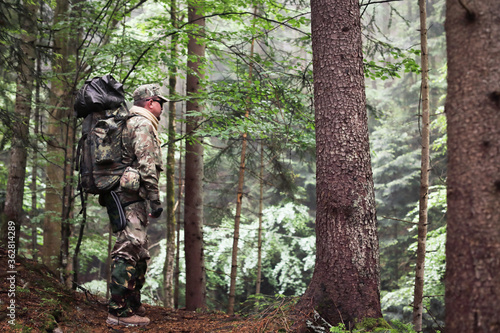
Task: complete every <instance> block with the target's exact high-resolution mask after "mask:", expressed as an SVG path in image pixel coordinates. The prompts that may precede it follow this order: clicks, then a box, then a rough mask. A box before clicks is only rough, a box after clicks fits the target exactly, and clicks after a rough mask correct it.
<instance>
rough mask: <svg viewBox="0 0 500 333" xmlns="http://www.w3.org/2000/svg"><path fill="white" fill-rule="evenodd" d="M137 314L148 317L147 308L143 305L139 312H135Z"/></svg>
mask: <svg viewBox="0 0 500 333" xmlns="http://www.w3.org/2000/svg"><path fill="white" fill-rule="evenodd" d="M135 314H136V315H138V316H141V317H144V316H146V308H145V307H144V305H141V306H140V307H139V308H138V309H137V310H135Z"/></svg>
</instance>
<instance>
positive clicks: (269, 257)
mask: <svg viewBox="0 0 500 333" xmlns="http://www.w3.org/2000/svg"><path fill="white" fill-rule="evenodd" d="M263 213H264V214H263V236H262V237H263V244H262V256H263V257H262V266H263V267H262V274H263V279H264V283H263V290H270V289H269V288H270V287H272V289H271V290H277V291H278V293H280V294H285V295H295V296H299V295H301V294H302V293H303V292H304V291H305V289H306V287H307V282H308V281H309V278H310V276H311V274H312V269H313V267H314V247H315V241H314V236H312V235H311V234H312V232H311V229H310V226H309V224H310V223H311V219H310V217H309V214H308V211H307V209H306V207H304V206H299V205H296V204H293V203H287V204H285V205H283V206H281V207H269V208H267V209H265V210H264V212H263ZM232 224H233V220H232V219H226V220H223V221H222V224H221V225H220V226H219V227H206V228H205V235H204V236H205V237H204V239H205V242H206V266H207V275H208V281H209V285H208V287H209V288H210V289H212V288H213V289H214V290H225V289H226V288H228V286H229V272H230V268H231V249H232V243H233V239H232V230H233V228H232ZM257 231H258V221H257V220H253V221H248V220H247V219H246V218H245V217H242V225H241V227H240V248H239V257H238V262H239V265H238V266H239V267H238V282H237V295H241V294H242V293H244V290H247V292H249V291H250V290H252V289H253V288H254V286H255V277H256V275H255V274H256V271H257V267H256V265H257V247H256V242H257ZM266 286H268V287H266Z"/></svg>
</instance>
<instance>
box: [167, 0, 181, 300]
mask: <svg viewBox="0 0 500 333" xmlns="http://www.w3.org/2000/svg"><path fill="white" fill-rule="evenodd" d="M176 10H177V4H176V1H175V0H172V1H171V4H170V19H171V21H172V24H173V26H174V27H176V25H177V24H176V22H177V14H176ZM177 44H178V37H177V34H174V35H173V36H172V40H171V43H170V59H172V61H175V59H176V58H177V56H178V55H177ZM176 84H177V68H176V67H175V66H172V67H171V68H170V74H169V91H170V95H172V96H174V95H175V86H176ZM168 106H169V113H168V151H167V168H166V174H167V212H166V219H167V250H166V251H167V253H166V256H165V264H164V266H163V281H164V283H163V290H164V294H163V298H164V305H165V307H167V308H173V307H174V260H175V231H176V224H177V221H176V220H175V150H176V149H175V136H176V133H175V117H176V111H177V109H176V102H175V101H170V102H169V103H168Z"/></svg>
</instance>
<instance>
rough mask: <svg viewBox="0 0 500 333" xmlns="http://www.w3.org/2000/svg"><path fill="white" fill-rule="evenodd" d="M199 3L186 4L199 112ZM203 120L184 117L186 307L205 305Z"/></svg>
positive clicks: (192, 97)
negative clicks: (191, 28)
mask: <svg viewBox="0 0 500 333" xmlns="http://www.w3.org/2000/svg"><path fill="white" fill-rule="evenodd" d="M202 5H203V4H200V7H199V8H198V7H197V6H196V5H195V4H194V3H190V4H189V8H188V11H189V14H188V19H189V22H192V25H193V26H194V27H195V28H197V29H195V31H194V32H193V33H192V34H191V35H190V37H189V43H188V58H189V60H188V75H187V80H186V81H187V82H186V84H187V95H188V97H189V99H188V102H187V104H186V112H187V114H188V115H189V112H190V111H197V112H199V111H200V110H201V109H202V106H201V105H200V104H199V103H198V99H197V98H198V96H197V94H198V92H199V91H200V89H202V87H201V80H203V77H204V72H203V70H202V69H201V67H202V66H203V65H202V64H203V60H204V57H205V44H204V43H203V42H200V36H202V35H203V33H204V28H205V19H204V18H203V16H202V13H201V11H202V10H201V8H202ZM201 121H202V119H201V118H200V117H199V116H195V117H190V116H188V117H187V120H186V135H187V140H186V160H185V200H184V251H185V257H186V309H187V310H190V311H194V310H196V309H198V308H205V307H206V304H205V298H206V276H205V261H204V255H203V142H202V138H201V137H196V136H195V135H194V131H195V130H196V129H197V127H198V126H199V124H200V122H201Z"/></svg>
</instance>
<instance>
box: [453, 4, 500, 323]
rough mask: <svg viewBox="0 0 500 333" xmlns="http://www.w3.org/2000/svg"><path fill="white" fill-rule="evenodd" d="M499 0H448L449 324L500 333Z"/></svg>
mask: <svg viewBox="0 0 500 333" xmlns="http://www.w3.org/2000/svg"><path fill="white" fill-rule="evenodd" d="M499 17H500V2H498V1H496V0H476V1H457V0H448V1H447V3H446V25H445V28H446V40H447V54H448V96H447V99H446V105H445V110H446V117H447V126H448V178H447V198H448V213H447V221H448V230H447V231H448V233H447V241H446V281H445V286H446V293H445V301H446V331H447V332H454V333H459V332H499V331H500V318H499V316H498V309H499V308H500V279H499V276H500V260H499V258H500V246H499V244H500V223H499V216H500V130H499V129H500V66H499V59H500V20H499Z"/></svg>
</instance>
